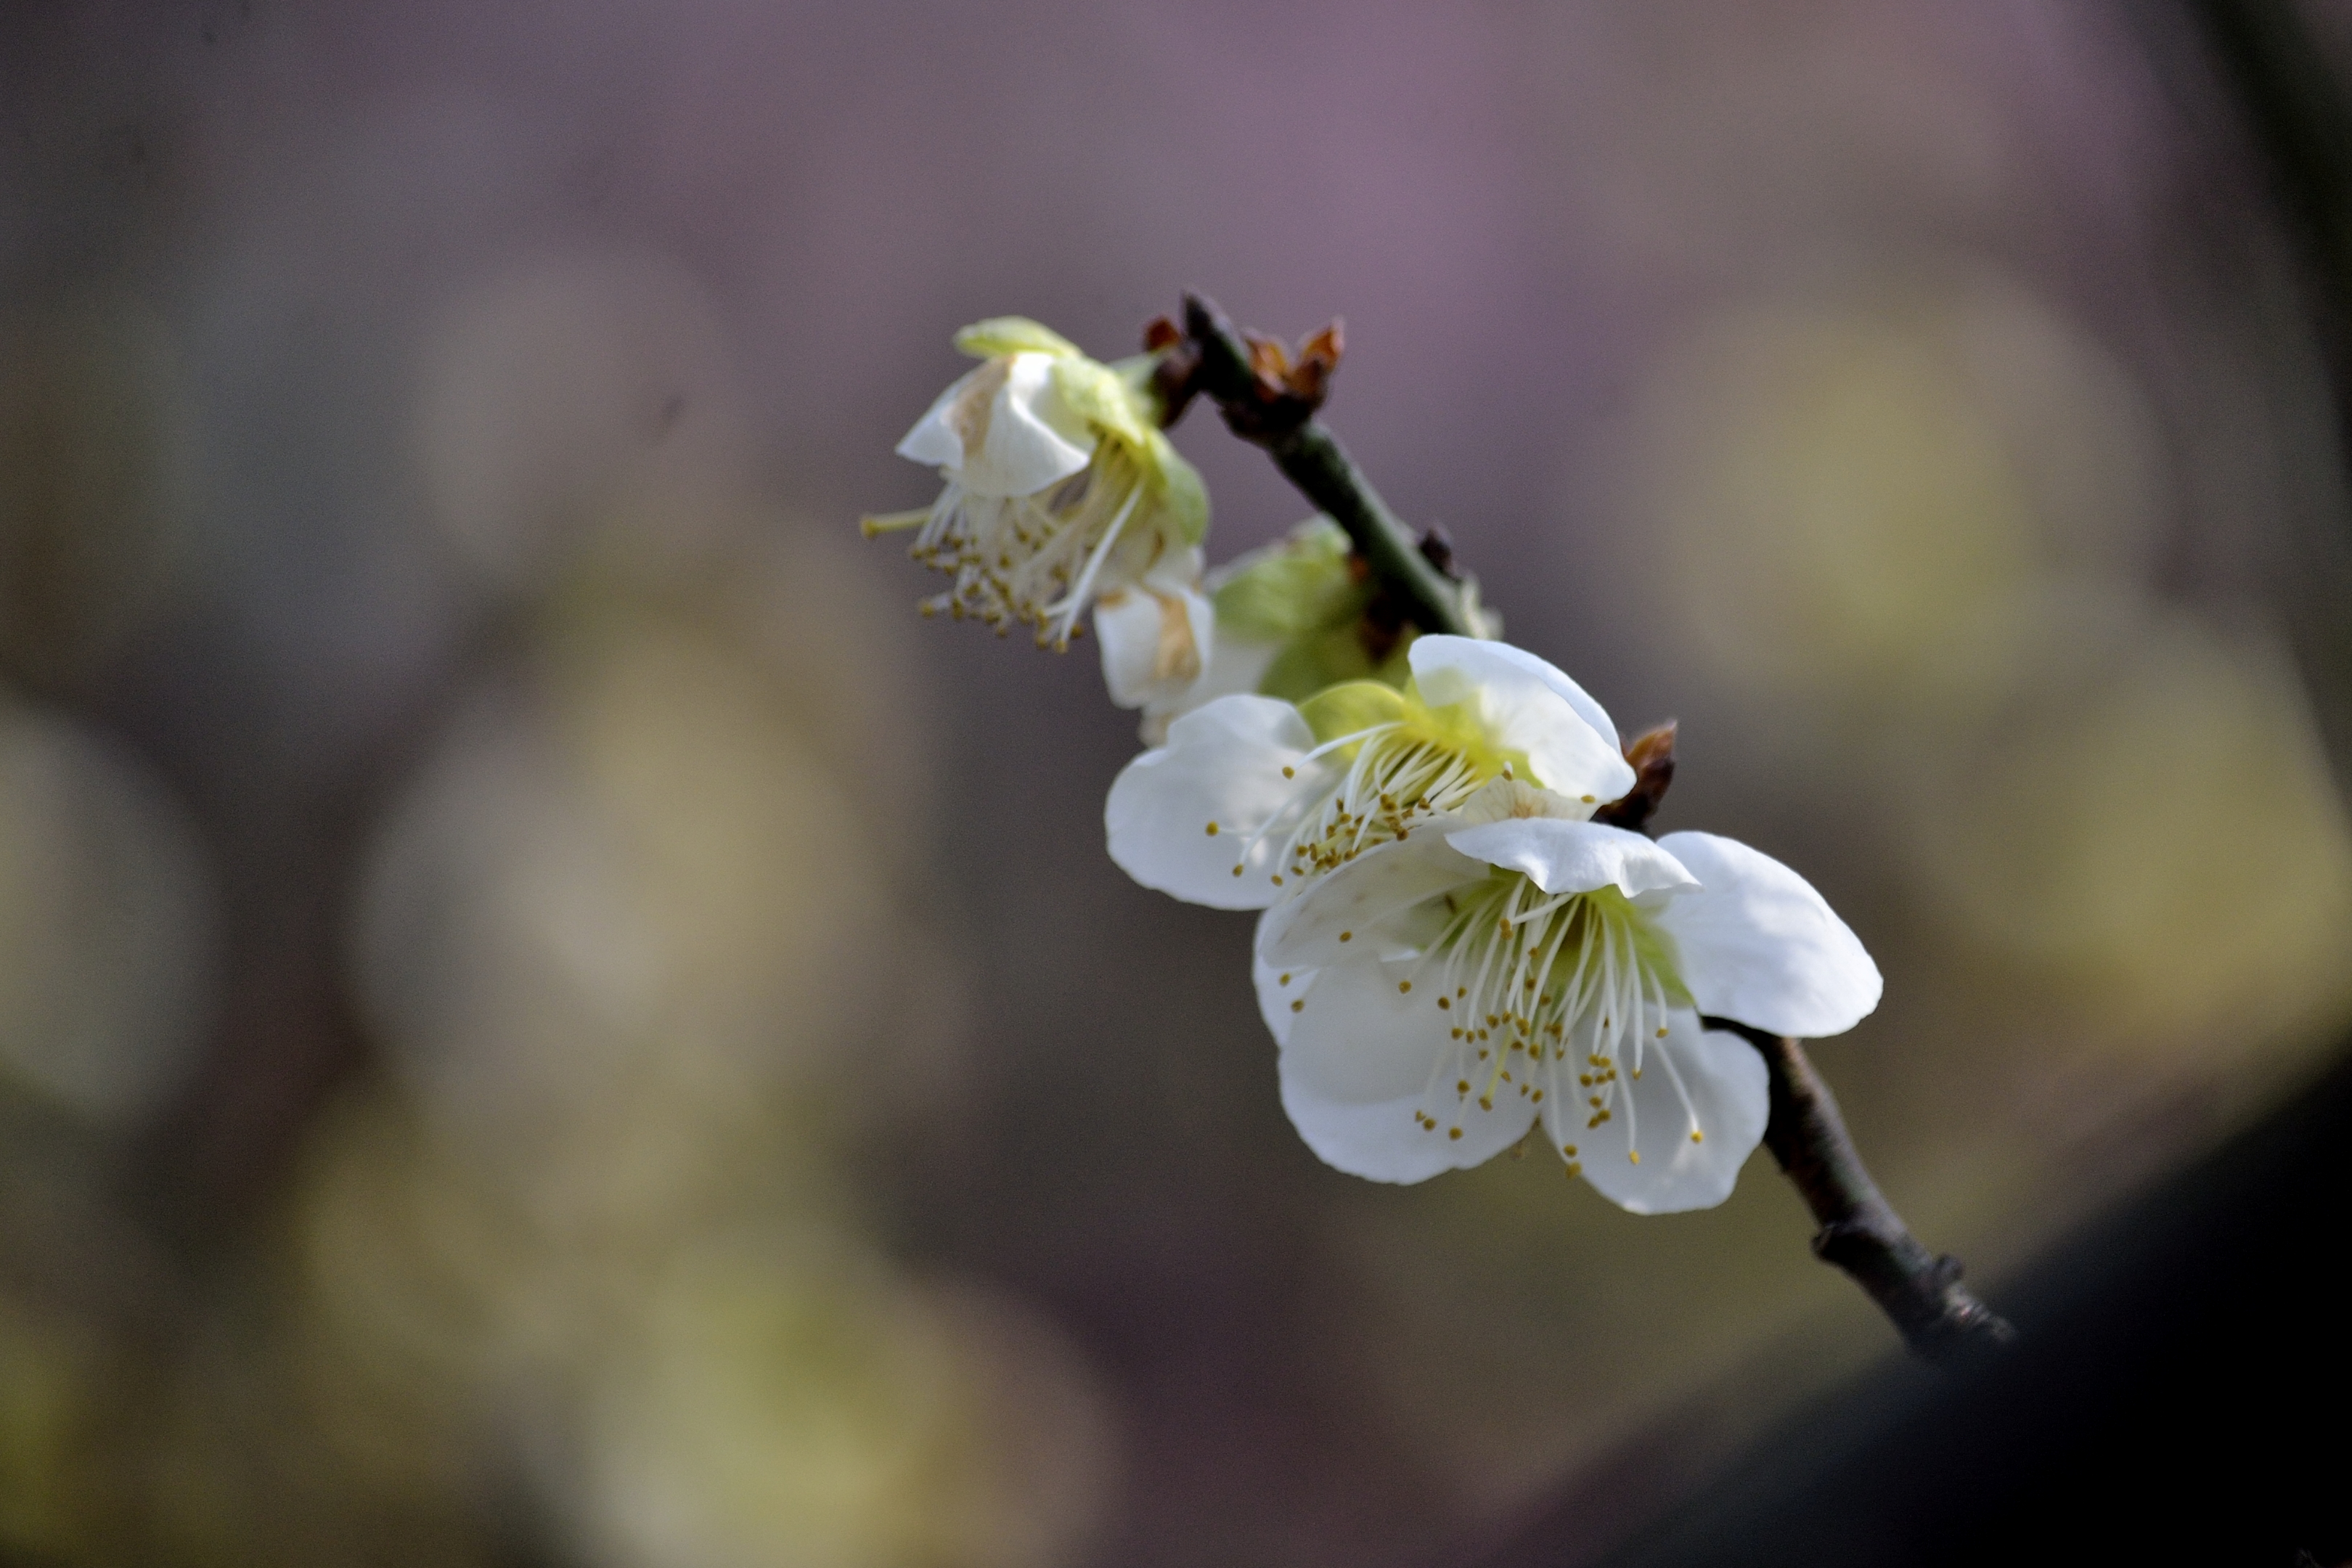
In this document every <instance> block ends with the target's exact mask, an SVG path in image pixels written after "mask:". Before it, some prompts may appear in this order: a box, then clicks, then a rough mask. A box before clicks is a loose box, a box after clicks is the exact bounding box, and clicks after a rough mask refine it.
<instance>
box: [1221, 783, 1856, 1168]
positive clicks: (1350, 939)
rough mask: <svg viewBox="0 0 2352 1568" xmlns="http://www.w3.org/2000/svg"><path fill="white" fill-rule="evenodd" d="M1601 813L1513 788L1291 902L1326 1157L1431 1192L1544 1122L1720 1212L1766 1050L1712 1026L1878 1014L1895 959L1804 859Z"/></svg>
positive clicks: (1310, 1131)
mask: <svg viewBox="0 0 2352 1568" xmlns="http://www.w3.org/2000/svg"><path fill="white" fill-rule="evenodd" d="M1588 811H1589V808H1588V807H1587V806H1586V805H1584V804H1583V803H1582V802H1581V801H1579V800H1574V799H1563V798H1562V797H1561V796H1560V795H1558V794H1556V793H1554V792H1551V791H1548V790H1541V789H1536V788H1531V787H1529V786H1528V785H1527V784H1524V783H1519V782H1515V781H1507V780H1498V781H1496V782H1495V783H1492V784H1487V785H1486V786H1485V787H1484V788H1482V789H1481V790H1480V791H1479V792H1478V793H1477V794H1476V795H1474V796H1472V797H1471V798H1470V799H1469V800H1468V801H1466V802H1465V803H1464V805H1463V808H1462V809H1461V811H1460V812H1458V813H1457V814H1455V815H1454V816H1452V817H1451V818H1449V819H1447V820H1446V821H1444V822H1443V823H1440V824H1435V825H1432V826H1431V828H1430V830H1429V831H1426V832H1416V833H1414V834H1413V835H1412V837H1411V838H1410V839H1409V840H1406V839H1398V840H1392V841H1390V842H1386V843H1383V844H1381V845H1380V846H1378V847H1373V848H1370V849H1368V850H1367V851H1365V852H1364V853H1363V854H1362V855H1361V856H1360V858H1355V859H1354V860H1353V861H1352V862H1351V863H1349V864H1347V865H1344V866H1341V867H1339V868H1337V869H1336V870H1334V871H1333V872H1332V873H1331V874H1330V875H1329V876H1328V877H1326V878H1324V879H1322V880H1321V881H1319V882H1318V883H1317V884H1316V885H1315V886H1314V887H1312V888H1310V889H1307V891H1306V892H1305V893H1304V894H1302V895H1301V896H1299V897H1298V898H1297V899H1296V900H1291V901H1288V902H1286V903H1284V904H1280V905H1277V906H1276V907H1275V908H1274V909H1272V910H1268V911H1267V913H1266V915H1265V918H1264V920H1263V921H1261V922H1260V925H1259V929H1258V972H1259V980H1258V993H1259V1001H1260V1004H1261V1007H1262V1009H1263V1011H1264V1012H1265V1017H1266V1021H1267V1024H1268V1026H1270V1027H1271V1028H1272V1029H1273V1031H1274V1034H1275V1037H1276V1040H1277V1041H1278V1042H1279V1043H1280V1045H1281V1079H1282V1102H1283V1106H1284V1109H1285V1110H1287V1111H1288V1112H1289V1113H1290V1119H1291V1121H1292V1123H1293V1124H1294V1125H1295V1126H1297V1129H1298V1131H1299V1134H1300V1136H1302V1137H1303V1138H1305V1139H1306V1141H1307V1145H1308V1147H1310V1148H1312V1149H1313V1150H1314V1151H1315V1152H1316V1153H1317V1154H1318V1155H1320V1156H1321V1157H1322V1158H1323V1159H1324V1160H1325V1161H1326V1162H1327V1163H1330V1164H1332V1165H1335V1166H1337V1167H1339V1169H1340V1170H1343V1171H1347V1172H1350V1173H1354V1174H1356V1175H1360V1176H1368V1177H1370V1178H1372V1179H1373V1180H1375V1181H1387V1182H1418V1181H1421V1180H1423V1179H1425V1178H1427V1177H1429V1176H1432V1175H1434V1174H1436V1173H1438V1172H1440V1171H1444V1170H1448V1169H1452V1168H1456V1167H1462V1166H1468V1165H1475V1164H1477V1163H1480V1162H1482V1161H1484V1160H1486V1159H1487V1158H1488V1157H1490V1156H1492V1155H1494V1154H1496V1153H1497V1152H1500V1151H1502V1150H1504V1149H1507V1148H1509V1147H1510V1146H1512V1145H1513V1144H1516V1143H1517V1142H1519V1141H1520V1140H1521V1139H1523V1138H1525V1137H1526V1136H1527V1135H1528V1132H1529V1131H1530V1130H1531V1129H1532V1128H1533V1127H1535V1126H1536V1125H1537V1124H1538V1122H1540V1124H1541V1125H1542V1126H1543V1128H1544V1130H1545V1133H1546V1136H1547V1137H1548V1139H1549V1142H1551V1144H1552V1146H1553V1147H1554V1148H1555V1149H1557V1150H1558V1151H1559V1154H1560V1156H1561V1158H1562V1159H1563V1160H1565V1161H1566V1162H1567V1165H1568V1173H1569V1174H1570V1175H1571V1176H1574V1175H1581V1176H1582V1177H1583V1178H1584V1179H1585V1180H1586V1181H1588V1182H1590V1183H1591V1184H1592V1185H1593V1186H1594V1187H1596V1188H1598V1189H1599V1190H1600V1191H1601V1194H1603V1195H1604V1196H1606V1197H1608V1198H1610V1199H1611V1200H1612V1201H1613V1202H1615V1203H1617V1204H1619V1205H1622V1206H1623V1207H1625V1208H1628V1209H1631V1210H1633V1212H1635V1213H1637V1214H1662V1213H1670V1212H1673V1211H1676V1210H1681V1209H1694V1208H1706V1207H1710V1206H1712V1205H1716V1204H1718V1203H1721V1202H1722V1201H1723V1200H1724V1198H1725V1197H1727V1195H1729V1194H1730V1192H1731V1187H1732V1184H1733V1182H1734V1180H1735V1179H1736V1178H1737V1176H1738V1172H1739V1167H1740V1165H1741V1164H1742V1163H1744V1162H1745V1161H1746V1160H1747V1158H1748V1154H1749V1153H1750V1152H1753V1150H1754V1149H1755V1147H1756V1144H1757V1142H1759V1140H1760V1139H1761V1138H1762V1136H1763V1133H1764V1123H1765V1118H1766V1114H1767V1097H1766V1089H1765V1071H1764V1063H1763V1060H1762V1058H1760V1057H1759V1055H1758V1054H1757V1052H1756V1051H1755V1050H1754V1049H1753V1048H1751V1047H1749V1046H1748V1043H1747V1042H1746V1041H1744V1040H1742V1039H1740V1038H1738V1037H1737V1036H1734V1035H1729V1034H1726V1033H1719V1032H1717V1033H1710V1032H1708V1031H1707V1030H1706V1029H1705V1028H1704V1027H1703V1026H1702V1025H1701V1022H1700V1019H1701V1016H1710V1017H1723V1018H1728V1019H1732V1020H1734V1021H1736V1022H1738V1023H1742V1024H1747V1025H1749V1026H1753V1027H1755V1028H1759V1029H1763V1030H1767V1031H1769V1032H1771V1033H1773V1034H1780V1035H1791V1036H1799V1037H1819V1036H1823V1035H1834V1034H1840V1033H1843V1031H1845V1030H1846V1029H1849V1028H1852V1027H1853V1026H1854V1024H1856V1023H1857V1022H1859V1021H1860V1020H1861V1019H1862V1018H1863V1017H1864V1016H1865V1015H1867V1014H1868V1013H1869V1012H1870V1011H1871V1009H1872V1008H1874V1007H1875V1006H1876V1005H1878V996H1879V989H1880V981H1879V974H1878V969H1877V966H1876V965H1875V964H1874V963H1872V962H1871V959H1870V955H1869V954H1868V953H1867V952H1864V950H1863V946H1862V943H1861V942H1860V941H1859V940H1857V939H1856V938H1855V936H1854V934H1853V931H1851V930H1849V929H1847V927H1846V925H1845V923H1844V922H1843V921H1841V920H1839V919H1838V917H1837V916H1836V915H1835V914H1834V913H1832V911H1831V910H1830V907H1829V905H1828V904H1827V903H1825V902H1824V901H1823V900H1822V897H1821V895H1820V894H1819V893H1817V892H1815V891H1814V890H1813V889H1812V888H1811V886H1810V885H1809V884H1807V883H1806V881H1805V880H1804V879H1802V878H1801V877H1799V876H1798V875H1797V874H1796V873H1795V872H1794V871H1791V870H1790V869H1789V868H1787V867H1785V866H1783V865H1781V864H1780V862H1779V861H1777V860H1774V859H1772V858H1769V857H1768V856H1765V855H1762V854H1759V852H1757V851H1756V850H1754V849H1750V848H1748V847H1747V846H1746V845H1743V844H1738V843H1735V842H1734V841H1732V840H1731V839H1728V838H1718V837H1715V836H1714V835H1712V834H1706V833H1675V834H1669V835H1668V836H1667V837H1664V838H1663V839H1660V840H1659V841H1657V842H1656V843H1653V842H1651V841H1650V840H1649V839H1647V838H1645V837H1642V836H1641V835H1640V834H1638V833H1631V832H1627V831H1626V830H1624V829H1622V828H1618V827H1610V826H1602V825H1601V824H1599V823H1594V822H1590V821H1586V820H1582V818H1583V816H1585V815H1586V814H1587V812H1588Z"/></svg>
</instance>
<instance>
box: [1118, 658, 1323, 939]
mask: <svg viewBox="0 0 2352 1568" xmlns="http://www.w3.org/2000/svg"><path fill="white" fill-rule="evenodd" d="M1314 746H1315V737H1314V735H1313V734H1312V733H1310V732H1309V731H1308V730H1307V721H1305V720H1304V719H1301V718H1300V717H1299V716H1298V710H1297V709H1296V708H1293V707H1292V706H1291V705H1290V704H1289V703H1287V702H1284V701H1280V700H1276V699H1275V698H1272V697H1246V696H1241V697H1221V698H1219V699H1218V700H1216V701H1214V702H1212V703H1209V704H1207V705H1206V706H1205V707H1202V708H1198V709H1195V710H1193V711H1192V712H1190V713H1187V714H1185V715H1184V716H1183V717H1182V718H1181V719H1179V720H1177V721H1175V722H1174V723H1173V724H1171V725H1170V726H1169V727H1168V743H1167V744H1166V745H1164V746H1160V747H1157V748H1155V749H1153V750H1151V751H1149V752H1144V753H1143V754H1142V755H1141V756H1139V757H1138V758H1136V759H1135V760H1134V761H1133V762H1131V763H1128V764H1127V766H1126V767H1125V768H1124V769H1122V770H1120V773H1119V775H1118V778H1117V779H1116V780H1114V781H1113V782H1112V784H1111V786H1110V798H1109V799H1108V801H1107V802H1105V803H1104V805H1103V824H1104V826H1105V827H1106V828H1107V829H1108V833H1109V837H1110V858H1111V859H1112V860H1114V861H1116V862H1117V863H1118V868H1119V869H1120V870H1122V871H1125V872H1126V873H1127V874H1128V875H1129V876H1130V877H1132V878H1134V879H1136V880H1137V881H1139V882H1140V883H1142V884H1143V885H1144V886H1145V887H1147V888H1156V889H1159V890H1160V891H1161V892H1163V893H1171V894H1173V895H1174V896H1175V897H1177V898H1180V899H1182V900H1185V901H1186V902H1188V903H1194V904H1206V905H1208V906H1209V907H1210V908H1212V909H1219V910H1255V909H1263V908H1265V906H1266V905H1267V904H1269V903H1272V902H1273V901H1274V899H1275V897H1276V893H1277V892H1278V891H1279V889H1277V888H1276V886H1275V884H1274V880H1273V873H1274V872H1275V871H1276V870H1277V869H1279V868H1278V867H1277V866H1276V864H1275V858H1276V856H1277V855H1278V854H1280V853H1281V850H1282V844H1283V835H1282V834H1281V833H1280V832H1278V831H1276V832H1268V833H1265V834H1264V835H1263V836H1261V835H1260V834H1259V832H1258V830H1259V829H1260V828H1261V827H1264V826H1265V824H1266V823H1267V822H1268V821H1269V820H1271V819H1272V818H1273V817H1274V816H1276V814H1277V813H1279V812H1281V811H1283V810H1284V808H1285V807H1286V806H1289V805H1291V804H1292V803H1293V802H1294V801H1301V802H1303V800H1304V799H1305V798H1307V797H1308V796H1310V795H1315V794H1318V793H1322V792H1328V790H1329V788H1330V776H1329V774H1328V773H1327V772H1326V771H1325V769H1324V768H1323V766H1322V764H1321V763H1310V762H1308V761H1307V752H1310V751H1312V750H1313V749H1314ZM1286 768H1287V769H1289V770H1290V776H1288V777H1286V776H1284V772H1283V770H1284V769H1286ZM1301 808H1302V809H1303V805H1302V807H1301ZM1212 823H1213V824H1215V826H1216V831H1215V832H1214V833H1211V832H1210V831H1209V826H1210V825H1211V824H1212ZM1253 839H1255V840H1256V842H1255V844H1252V842H1251V841H1252V840H1253ZM1235 865H1239V866H1241V868H1242V874H1241V875H1240V876H1238V877H1236V876H1234V866H1235Z"/></svg>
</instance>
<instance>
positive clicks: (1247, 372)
mask: <svg viewBox="0 0 2352 1568" xmlns="http://www.w3.org/2000/svg"><path fill="white" fill-rule="evenodd" d="M1184 337H1185V340H1186V342H1187V343H1188V345H1189V347H1190V348H1191V350H1192V353H1194V354H1196V355H1197V356H1198V359H1197V365H1196V368H1194V369H1193V372H1192V374H1193V376H1194V380H1193V383H1192V387H1191V388H1190V389H1188V390H1195V391H1198V392H1199V393H1200V394H1201V395H1203V396H1205V397H1207V398H1208V399H1209V401H1211V402H1212V403H1214V404H1215V405H1217V409H1218V412H1219V413H1221V414H1223V416H1224V419H1225V424H1226V426H1227V427H1228V428H1230V429H1231V430H1232V431H1233V432H1234V435H1236V436H1239V437H1242V439H1244V440H1245V441H1248V442H1251V443H1253V444H1255V445H1256V446H1259V447H1265V450H1266V452H1267V454H1268V455H1269V456H1271V457H1272V458H1274V466H1275V467H1276V468H1280V469H1281V470H1282V473H1283V477H1284V478H1285V479H1288V480H1289V481H1290V482H1291V483H1292V484H1294V485H1297V487H1298V489H1299V490H1300V491H1301V492H1302V493H1303V494H1304V495H1305V496H1306V497H1307V500H1310V501H1313V502H1314V503H1315V506H1316V508H1317V510H1319V511H1321V512H1323V513H1324V514H1325V515H1326V516H1328V517H1329V518H1330V519H1331V521H1334V522H1336V523H1338V524H1339V526H1340V527H1341V528H1344V529H1346V530H1347V531H1348V537H1349V540H1351V541H1352V542H1354V543H1355V546H1356V552H1357V553H1358V554H1359V555H1361V556H1362V557H1363V558H1364V561H1365V563H1366V564H1367V565H1369V566H1370V568H1371V570H1372V574H1373V575H1374V576H1376V577H1378V578H1379V579H1380V580H1381V583H1382V584H1385V585H1386V586H1387V587H1388V589H1389V590H1390V592H1391V593H1392V594H1394V595H1397V597H1398V598H1399V599H1400V600H1402V603H1403V605H1404V606H1405V609H1406V613H1407V614H1408V615H1409V616H1411V617H1412V622H1413V624H1414V625H1415V626H1419V627H1420V628H1421V629H1422V630H1423V631H1425V632H1451V633H1453V634H1454V635H1455V636H1457V637H1475V636H1476V635H1477V628H1475V626H1472V625H1471V623H1470V617H1469V616H1467V615H1466V614H1465V613H1464V605H1463V602H1462V584H1459V583H1456V582H1455V581H1454V580H1453V579H1452V578H1450V577H1448V576H1446V575H1445V574H1444V573H1443V572H1440V571H1439V570H1438V569H1437V568H1436V567H1435V566H1434V565H1433V564H1432V563H1430V560H1429V558H1428V557H1427V556H1426V555H1424V554H1423V553H1422V548H1421V542H1420V541H1419V540H1418V539H1417V538H1415V537H1414V535H1413V532H1412V530H1411V529H1409V528H1407V527H1406V526H1405V525H1404V523H1403V522H1402V521H1401V520H1400V519H1399V518H1398V517H1397V515H1396V513H1394V512H1392V511H1391V510H1389V509H1388V503H1387V502H1385V501H1383V500H1381V497H1380V492H1379V491H1377V490H1375V489H1372V486H1371V481H1370V480H1369V479H1365V478H1364V475H1363V470H1361V469H1360V468H1357V467H1356V465H1355V463H1354V461H1353V460H1352V459H1350V458H1349V456H1348V454H1347V451H1346V449H1345V448H1343V447H1341V446H1340V445H1339V439H1338V438H1337V437H1334V436H1333V435H1332V434H1331V432H1330V430H1329V429H1328V427H1327V426H1325V425H1324V423H1323V422H1322V421H1321V420H1320V419H1318V418H1316V417H1315V410H1314V403H1315V402H1316V401H1319V399H1312V398H1307V397H1301V396H1298V395H1291V394H1286V393H1283V392H1281V391H1279V390H1278V389H1276V387H1275V386H1273V385H1272V384H1269V383H1267V382H1266V381H1265V380H1264V379H1263V378H1261V377H1260V376H1259V375H1258V374H1257V372H1256V370H1255V367H1254V366H1253V365H1252V363H1251V361H1250V353H1249V347H1248V345H1247V344H1245V343H1244V342H1243V341H1242V338H1241V334H1240V333H1238V332H1236V331H1234V324H1233V322H1232V321H1228V320H1227V319H1226V318H1225V314H1224V312H1223V311H1222V310H1218V309H1217V307H1216V304H1215V302H1214V301H1213V300H1206V299H1203V298H1202V297H1201V296H1200V295H1198V294H1188V295H1186V296H1185V297H1184Z"/></svg>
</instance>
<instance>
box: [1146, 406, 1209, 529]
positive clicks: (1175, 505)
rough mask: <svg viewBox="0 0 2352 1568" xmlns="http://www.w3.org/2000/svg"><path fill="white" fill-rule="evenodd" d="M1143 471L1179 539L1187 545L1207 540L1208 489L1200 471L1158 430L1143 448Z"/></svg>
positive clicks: (1153, 432)
mask: <svg viewBox="0 0 2352 1568" xmlns="http://www.w3.org/2000/svg"><path fill="white" fill-rule="evenodd" d="M1143 472H1144V481H1145V483H1147V484H1149V485H1150V486H1151V487H1152V489H1153V490H1154V491H1155V492H1156V494H1157V496H1158V498H1159V500H1160V506H1161V508H1162V510H1163V511H1164V513H1165V515H1166V517H1167V519H1168V523H1169V526H1170V528H1171V531H1173V532H1174V533H1175V535H1176V537H1177V538H1178V539H1179V540H1180V541H1181V542H1184V543H1186V544H1198V543H1200V542H1202V540H1204V539H1206V538H1208V537H1209V487H1208V486H1207V485H1206V484H1204V483H1202V479H1201V470H1200V469H1198V468H1194V467H1193V466H1192V464H1191V463H1189V462H1187V461H1185V458H1184V455H1183V454H1182V453H1181V452H1179V451H1178V450H1177V449H1176V448H1175V447H1174V446H1173V445H1172V444H1171V442H1170V441H1169V439H1168V437H1165V436H1163V435H1161V434H1160V432H1159V431H1157V430H1154V431H1152V432H1151V439H1150V441H1149V442H1147V443H1145V446H1144V451H1143Z"/></svg>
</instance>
